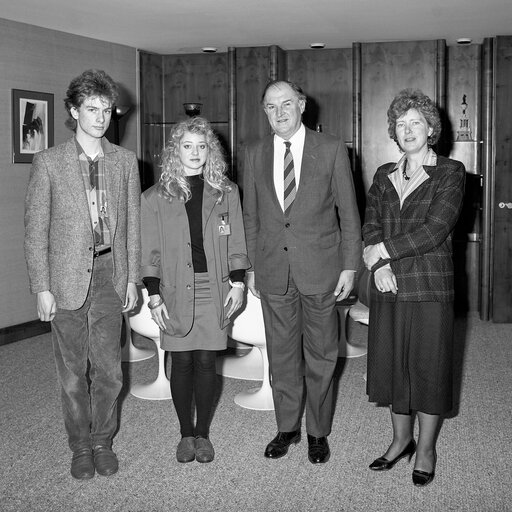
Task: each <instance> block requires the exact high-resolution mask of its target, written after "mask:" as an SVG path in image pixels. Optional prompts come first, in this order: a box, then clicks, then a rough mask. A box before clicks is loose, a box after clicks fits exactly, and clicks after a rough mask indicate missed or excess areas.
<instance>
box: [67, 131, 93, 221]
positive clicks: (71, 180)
mask: <svg viewBox="0 0 512 512" xmlns="http://www.w3.org/2000/svg"><path fill="white" fill-rule="evenodd" d="M60 172H61V179H62V180H63V182H65V183H66V184H67V186H68V187H69V189H70V190H71V192H72V194H73V197H74V201H73V203H74V206H75V208H76V209H77V210H79V211H82V212H87V215H86V216H85V215H84V218H86V219H90V215H89V206H88V204H87V194H86V192H85V185H84V178H83V176H82V169H81V168H80V162H79V161H78V151H77V148H76V143H75V138H74V137H73V138H71V139H69V140H68V141H67V143H66V146H65V148H64V158H63V159H62V162H61V170H60ZM88 224H89V226H90V225H91V223H90V222H89V223H88ZM90 227H91V226H90ZM91 230H92V227H91Z"/></svg>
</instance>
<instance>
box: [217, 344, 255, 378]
mask: <svg viewBox="0 0 512 512" xmlns="http://www.w3.org/2000/svg"><path fill="white" fill-rule="evenodd" d="M262 372H263V366H262V364H261V354H260V351H259V350H258V349H257V348H256V347H252V349H251V350H250V352H249V353H248V354H246V355H245V356H220V357H218V358H217V374H218V375H222V376H224V377H229V378H231V379H243V380H262Z"/></svg>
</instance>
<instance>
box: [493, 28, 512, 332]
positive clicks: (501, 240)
mask: <svg viewBox="0 0 512 512" xmlns="http://www.w3.org/2000/svg"><path fill="white" fill-rule="evenodd" d="M494 59H495V66H496V67H495V75H494V76H495V110H494V111H495V116H496V117H495V121H494V126H495V134H494V138H495V155H494V167H495V183H494V203H493V215H494V230H493V231H494V236H493V241H492V246H493V282H492V287H493V292H492V319H493V320H494V321H495V322H512V265H511V264H510V262H511V261H512V116H511V115H510V106H511V105H512V36H507V37H505V36H503V37H497V38H496V41H495V48H494Z"/></svg>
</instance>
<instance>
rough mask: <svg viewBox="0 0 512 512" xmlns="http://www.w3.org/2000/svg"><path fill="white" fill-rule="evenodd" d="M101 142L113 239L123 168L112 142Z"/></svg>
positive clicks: (110, 228)
mask: <svg viewBox="0 0 512 512" xmlns="http://www.w3.org/2000/svg"><path fill="white" fill-rule="evenodd" d="M101 144H102V148H103V154H104V158H105V160H104V162H105V183H106V187H107V211H108V217H109V221H110V225H109V230H110V234H111V236H112V239H113V237H114V233H115V232H116V227H117V215H118V205H117V199H118V198H120V197H121V194H120V193H119V187H120V184H121V172H122V168H121V166H120V165H119V154H118V152H117V151H116V149H115V148H114V146H113V145H112V144H110V142H109V141H108V140H107V139H106V138H103V139H102V141H101Z"/></svg>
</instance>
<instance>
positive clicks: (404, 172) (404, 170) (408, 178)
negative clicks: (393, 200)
mask: <svg viewBox="0 0 512 512" xmlns="http://www.w3.org/2000/svg"><path fill="white" fill-rule="evenodd" d="M408 165H409V161H408V160H407V159H406V160H405V162H404V166H403V167H402V176H403V177H404V180H405V181H409V180H410V179H411V176H412V175H413V174H414V173H415V172H416V171H417V170H418V169H419V168H420V167H421V166H422V165H423V164H420V165H418V167H416V169H414V171H412V172H411V176H409V175H408V174H407V166H408ZM409 170H410V169H409Z"/></svg>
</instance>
